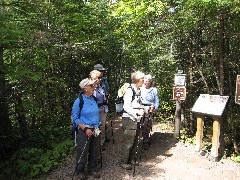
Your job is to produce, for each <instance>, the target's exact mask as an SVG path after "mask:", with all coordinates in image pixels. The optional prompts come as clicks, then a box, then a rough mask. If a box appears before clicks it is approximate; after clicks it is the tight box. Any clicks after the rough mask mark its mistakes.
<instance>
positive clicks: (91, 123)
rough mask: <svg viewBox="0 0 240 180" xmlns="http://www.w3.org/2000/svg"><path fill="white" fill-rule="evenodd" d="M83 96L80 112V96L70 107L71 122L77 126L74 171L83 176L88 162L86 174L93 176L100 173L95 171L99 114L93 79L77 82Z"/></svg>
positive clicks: (98, 152)
mask: <svg viewBox="0 0 240 180" xmlns="http://www.w3.org/2000/svg"><path fill="white" fill-rule="evenodd" d="M79 86H80V88H81V94H80V96H82V98H83V102H84V104H83V107H82V110H81V112H80V107H79V103H80V98H77V99H76V100H75V102H74V104H73V108H72V118H73V123H75V124H76V126H77V127H78V133H77V140H76V141H77V159H76V160H77V163H76V169H75V172H76V173H77V174H79V176H82V178H83V177H85V176H86V173H85V171H84V169H85V164H86V163H87V162H88V165H87V171H88V174H90V175H93V176H94V177H99V176H100V175H99V174H98V173H97V172H96V170H97V162H98V157H99V155H100V136H99V129H98V128H99V125H100V115H99V110H98V105H97V102H96V100H95V99H94V97H93V96H92V95H93V93H94V87H95V81H93V80H91V79H88V78H86V79H84V80H82V81H81V82H80V84H79Z"/></svg>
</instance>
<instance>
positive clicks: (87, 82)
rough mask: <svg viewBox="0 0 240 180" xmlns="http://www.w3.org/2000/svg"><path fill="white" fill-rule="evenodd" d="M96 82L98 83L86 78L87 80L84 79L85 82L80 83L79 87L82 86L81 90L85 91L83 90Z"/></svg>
mask: <svg viewBox="0 0 240 180" xmlns="http://www.w3.org/2000/svg"><path fill="white" fill-rule="evenodd" d="M95 82H96V81H94V80H91V79H89V78H86V79H83V80H82V81H81V82H80V84H79V86H80V88H81V89H83V88H85V86H87V85H90V84H94V83H95Z"/></svg>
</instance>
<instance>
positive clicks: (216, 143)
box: [211, 116, 220, 161]
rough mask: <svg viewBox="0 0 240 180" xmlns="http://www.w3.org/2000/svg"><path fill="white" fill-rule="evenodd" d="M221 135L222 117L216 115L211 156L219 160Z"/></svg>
mask: <svg viewBox="0 0 240 180" xmlns="http://www.w3.org/2000/svg"><path fill="white" fill-rule="evenodd" d="M219 136H220V117H218V116H214V121H213V136H212V149H211V156H212V157H213V158H214V159H215V161H217V159H218V148H219Z"/></svg>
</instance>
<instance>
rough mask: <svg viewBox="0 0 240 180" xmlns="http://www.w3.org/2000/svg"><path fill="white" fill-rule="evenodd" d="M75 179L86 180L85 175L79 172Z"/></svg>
mask: <svg viewBox="0 0 240 180" xmlns="http://www.w3.org/2000/svg"><path fill="white" fill-rule="evenodd" d="M77 179H80V180H86V179H87V175H86V173H85V172H80V173H78V174H77Z"/></svg>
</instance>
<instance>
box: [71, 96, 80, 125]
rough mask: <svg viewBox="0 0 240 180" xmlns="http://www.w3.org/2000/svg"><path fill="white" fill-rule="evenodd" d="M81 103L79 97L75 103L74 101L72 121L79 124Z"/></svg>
mask: <svg viewBox="0 0 240 180" xmlns="http://www.w3.org/2000/svg"><path fill="white" fill-rule="evenodd" d="M79 104H80V99H79V98H77V99H76V100H75V101H74V103H73V107H72V121H73V123H75V124H76V125H77V126H78V124H79V123H80V122H81V121H80V108H79Z"/></svg>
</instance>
